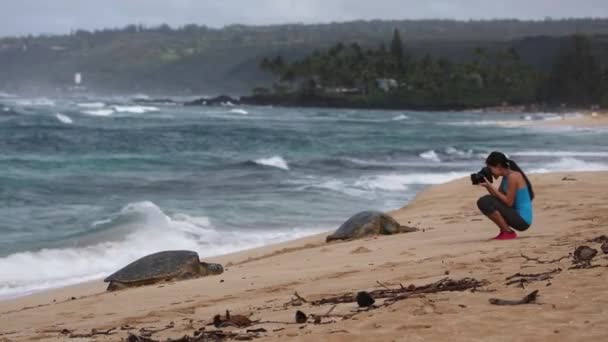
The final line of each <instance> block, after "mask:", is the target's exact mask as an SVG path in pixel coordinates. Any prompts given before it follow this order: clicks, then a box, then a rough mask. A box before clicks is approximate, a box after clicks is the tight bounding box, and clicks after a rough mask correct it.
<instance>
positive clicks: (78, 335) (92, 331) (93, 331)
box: [69, 328, 116, 338]
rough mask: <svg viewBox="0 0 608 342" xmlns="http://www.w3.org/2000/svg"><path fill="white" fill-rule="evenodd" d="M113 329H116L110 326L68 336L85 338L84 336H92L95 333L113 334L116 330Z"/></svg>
mask: <svg viewBox="0 0 608 342" xmlns="http://www.w3.org/2000/svg"><path fill="white" fill-rule="evenodd" d="M114 330H116V328H111V329H108V330H97V329H92V330H91V332H90V333H89V334H70V336H69V338H85V337H93V336H95V335H114V334H116V332H115V331H114Z"/></svg>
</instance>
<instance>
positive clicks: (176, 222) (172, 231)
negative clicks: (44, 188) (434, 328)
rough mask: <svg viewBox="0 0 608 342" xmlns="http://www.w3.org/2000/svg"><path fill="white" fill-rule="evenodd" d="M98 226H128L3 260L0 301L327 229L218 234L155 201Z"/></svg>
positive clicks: (201, 221) (208, 224)
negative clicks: (97, 238)
mask: <svg viewBox="0 0 608 342" xmlns="http://www.w3.org/2000/svg"><path fill="white" fill-rule="evenodd" d="M97 224H98V225H99V224H107V225H112V226H123V225H128V226H129V227H128V229H126V228H125V229H123V228H124V227H118V228H121V230H126V235H124V236H122V237H120V236H118V237H116V239H114V240H113V241H110V242H101V243H97V244H93V245H89V246H84V247H72V248H62V249H43V250H40V251H36V252H22V253H16V254H12V255H9V256H6V257H3V258H0V274H1V275H2V277H0V298H10V297H15V296H19V295H24V294H28V293H32V292H36V291H39V290H44V289H48V288H53V287H60V286H65V285H69V284H74V283H78V282H82V281H86V280H92V279H99V278H102V277H105V276H107V275H109V274H111V273H113V272H115V271H116V270H118V269H120V268H122V267H124V266H125V265H127V264H129V263H130V262H132V261H134V260H136V259H138V258H140V257H143V256H145V255H148V254H151V253H155V252H158V251H163V250H181V249H184V250H193V251H197V252H198V253H199V256H201V258H204V257H209V256H214V255H220V254H225V253H231V252H235V251H239V250H243V249H247V248H255V247H259V246H262V245H265V244H269V243H277V242H282V241H287V240H290V239H295V238H300V237H304V236H307V235H311V234H316V233H319V232H321V231H324V230H326V229H321V228H310V229H300V228H289V229H285V230H281V231H265V232H260V231H219V230H216V229H215V228H214V227H213V225H212V223H211V222H210V220H209V218H207V217H191V216H188V215H185V214H176V215H173V216H172V217H170V216H168V215H166V214H165V213H164V212H163V211H162V210H161V209H160V208H159V207H158V206H156V205H155V204H154V203H152V202H141V203H132V204H129V205H127V206H125V207H124V208H123V209H122V210H121V211H120V212H119V213H117V214H116V215H114V216H113V217H112V218H110V219H107V220H100V221H99V222H97Z"/></svg>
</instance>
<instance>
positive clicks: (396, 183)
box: [355, 172, 467, 191]
mask: <svg viewBox="0 0 608 342" xmlns="http://www.w3.org/2000/svg"><path fill="white" fill-rule="evenodd" d="M466 175H467V174H465V173H459V172H448V173H411V174H389V175H379V176H366V177H362V178H360V179H359V180H358V181H357V182H356V183H355V185H356V186H358V187H361V188H364V189H369V190H388V191H404V190H407V189H408V186H409V185H431V184H443V183H447V182H450V181H452V180H455V179H458V178H462V177H465V176H466Z"/></svg>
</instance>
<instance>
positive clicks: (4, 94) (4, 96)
mask: <svg viewBox="0 0 608 342" xmlns="http://www.w3.org/2000/svg"><path fill="white" fill-rule="evenodd" d="M15 97H17V95H13V94H9V93H3V92H1V91H0V98H5V99H9V98H15Z"/></svg>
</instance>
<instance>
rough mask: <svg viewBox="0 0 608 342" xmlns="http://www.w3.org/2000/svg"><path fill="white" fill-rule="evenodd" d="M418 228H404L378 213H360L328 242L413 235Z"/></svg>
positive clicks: (331, 236) (344, 224) (341, 227)
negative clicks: (369, 236) (365, 237)
mask: <svg viewBox="0 0 608 342" xmlns="http://www.w3.org/2000/svg"><path fill="white" fill-rule="evenodd" d="M415 231H418V229H416V228H412V227H407V226H402V225H400V224H399V222H397V221H395V219H394V218H392V217H390V216H389V215H387V214H384V213H381V212H378V211H363V212H360V213H358V214H356V215H354V216H353V217H351V218H350V219H348V221H346V222H344V223H343V224H342V225H341V226H340V228H338V230H336V232H335V233H333V234H332V235H330V236H328V237H327V239H326V241H327V242H330V241H334V240H353V239H358V238H361V237H364V236H367V235H374V234H378V235H379V234H382V235H390V234H398V233H411V232H415Z"/></svg>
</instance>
